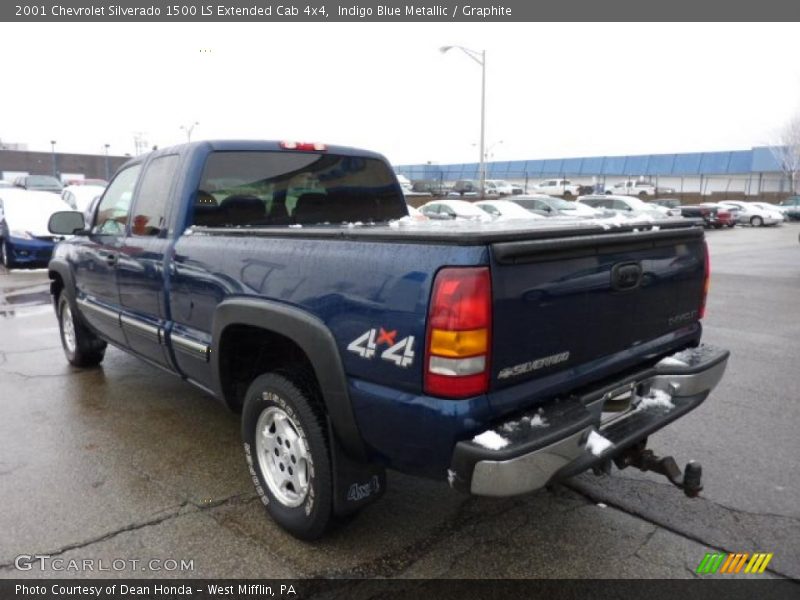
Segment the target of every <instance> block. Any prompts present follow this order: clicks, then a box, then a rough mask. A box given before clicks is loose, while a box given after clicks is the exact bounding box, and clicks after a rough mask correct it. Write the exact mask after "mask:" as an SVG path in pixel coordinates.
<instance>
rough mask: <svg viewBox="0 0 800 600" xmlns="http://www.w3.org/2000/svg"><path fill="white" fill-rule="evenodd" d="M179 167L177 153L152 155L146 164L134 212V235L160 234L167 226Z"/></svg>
mask: <svg viewBox="0 0 800 600" xmlns="http://www.w3.org/2000/svg"><path fill="white" fill-rule="evenodd" d="M177 168H178V156H177V155H176V154H171V155H168V156H161V157H159V158H156V159H153V160H152V161H151V162H150V164H149V165H148V166H147V170H146V171H145V172H144V176H143V177H142V184H141V185H140V186H139V193H138V194H137V196H136V203H135V204H134V205H133V211H132V213H131V214H132V215H133V218H132V219H131V233H132V234H133V235H141V236H157V235H159V234H160V233H162V232H165V231H166V230H167V212H168V203H169V195H170V190H171V189H172V183H173V181H174V180H175V172H176V170H177Z"/></svg>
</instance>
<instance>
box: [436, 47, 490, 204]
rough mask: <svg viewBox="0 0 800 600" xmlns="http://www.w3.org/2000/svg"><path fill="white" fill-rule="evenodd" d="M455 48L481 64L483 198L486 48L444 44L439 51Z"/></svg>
mask: <svg viewBox="0 0 800 600" xmlns="http://www.w3.org/2000/svg"><path fill="white" fill-rule="evenodd" d="M453 48H458V49H459V50H461V51H462V52H463V53H464V54H466V55H467V56H469V57H470V58H471V59H472V60H474V61H475V62H476V63H478V64H479V65H480V66H481V143H480V146H481V148H480V152H481V155H480V167H479V171H478V174H479V177H480V195H481V198H483V193H484V189H485V188H486V159H485V157H484V143H485V134H486V50H481V51H480V52H478V51H477V50H470V49H469V48H465V47H464V46H442V47H441V48H439V52H441V53H442V54H444V53H445V52H447V51H449V50H452V49H453Z"/></svg>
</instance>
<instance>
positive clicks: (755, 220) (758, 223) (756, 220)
mask: <svg viewBox="0 0 800 600" xmlns="http://www.w3.org/2000/svg"><path fill="white" fill-rule="evenodd" d="M750 225H752V226H753V227H762V226H763V225H764V219H762V218H761V217H758V216H756V217H751V218H750Z"/></svg>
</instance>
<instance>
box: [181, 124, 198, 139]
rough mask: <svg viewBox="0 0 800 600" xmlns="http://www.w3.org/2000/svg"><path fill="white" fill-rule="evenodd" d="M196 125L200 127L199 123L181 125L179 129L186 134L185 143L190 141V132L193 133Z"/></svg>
mask: <svg viewBox="0 0 800 600" xmlns="http://www.w3.org/2000/svg"><path fill="white" fill-rule="evenodd" d="M198 125H200V123H199V122H198V121H195V122H194V123H192V124H191V125H181V129H183V130H184V131H185V132H186V141H187V142H191V141H192V131H194V128H195V127H197V126H198Z"/></svg>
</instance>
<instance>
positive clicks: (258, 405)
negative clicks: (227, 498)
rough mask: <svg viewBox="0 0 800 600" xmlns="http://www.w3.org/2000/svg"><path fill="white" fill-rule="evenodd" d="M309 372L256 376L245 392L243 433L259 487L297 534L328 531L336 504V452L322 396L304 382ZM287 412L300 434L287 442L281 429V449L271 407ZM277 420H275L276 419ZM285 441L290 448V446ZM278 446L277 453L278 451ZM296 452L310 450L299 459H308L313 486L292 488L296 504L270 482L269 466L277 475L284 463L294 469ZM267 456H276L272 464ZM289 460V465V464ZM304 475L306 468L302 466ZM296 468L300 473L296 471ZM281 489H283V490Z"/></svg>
mask: <svg viewBox="0 0 800 600" xmlns="http://www.w3.org/2000/svg"><path fill="white" fill-rule="evenodd" d="M304 382H305V380H304V378H303V377H302V376H300V375H297V374H288V376H284V375H283V374H278V373H267V374H265V375H260V376H259V377H256V379H255V380H253V382H252V383H251V384H250V387H249V388H248V389H247V394H246V395H245V400H244V407H243V410H242V439H243V442H244V452H245V459H246V460H247V465H248V468H249V469H250V475H251V478H252V480H253V484H254V485H255V487H256V492H258V495H259V496H260V497H261V501H262V502H263V503H264V506H265V508H266V510H267V513H268V514H269V515H270V516H271V517H272V518H273V519H274V520H275V522H276V523H278V525H280V526H281V527H282V528H283V529H285V530H286V531H288V532H289V533H290V534H292V535H293V536H295V537H296V538H299V539H303V540H314V539H317V538H319V537H320V536H322V534H324V533H325V530H326V529H327V527H328V525H329V524H330V522H331V515H332V507H333V478H332V472H331V458H330V450H329V445H328V439H327V436H326V434H325V432H326V427H325V417H324V414H323V412H322V409H321V407H320V403H319V400H318V399H317V398H315V397H314V396H315V394H314V392H313V391H312V389H313V388H312V386H308V385H304ZM268 411H270V412H276V413H277V414H280V412H281V411H282V413H283V414H284V415H285V416H287V417H288V418H289V421H290V424H291V427H292V430H293V432H294V433H295V434H296V435H297V438H296V439H295V443H294V446H293V447H290V445H289V440H288V439H287V440H284V441H283V442H281V438H280V436H279V435H277V433H276V434H275V435H276V439H277V440H278V446H280V448H281V452H282V453H283V454H281V455H278V454H277V448H273V447H271V446H270V443H273V444H274V440H273V441H272V442H269V441H268V439H269V438H267V436H266V433H267V432H268V431H274V430H273V429H271V428H270V426H269V412H268ZM261 418H265V421H264V423H266V424H267V425H263V424H262V427H264V428H265V431H264V437H263V438H262V441H260V442H259V441H257V439H256V437H257V435H260V434H261V432H260V431H258V430H259V429H261V428H260V427H259V425H258V424H259V419H261ZM273 426H274V425H273ZM284 445H285V447H286V450H285V451H284ZM273 452H274V453H275V454H276V457H273ZM292 452H298V456H300V455H301V454H305V458H300V459H298V460H297V462H296V463H294V464H295V469H297V468H298V465H301V463H305V470H304V471H305V473H306V477H305V481H306V482H307V489H306V490H305V493H304V495H303V494H301V493H298V492H300V491H301V490H302V487H300V488H299V489H296V488H291V489H289V488H287V489H289V492H288V493H293V494H294V495H295V496H296V499H295V501H298V500H299V501H300V502H301V503H300V504H299V505H295V506H292V505H290V504H288V503H287V502H285V501H284V500H282V499H281V498H279V497H278V496H277V495H276V491H275V490H273V488H272V487H271V486H275V485H276V484H275V483H274V482H273V483H269V482H268V475H267V474H265V471H269V470H270V469H272V470H273V473H275V475H282V474H281V473H277V471H275V469H276V466H277V465H280V471H284V466H285V467H286V471H287V472H290V473H291V471H289V461H290V460H291V461H294V460H295V455H294V454H292ZM267 461H271V463H272V467H270V466H269V463H267ZM284 461H285V465H284ZM297 473H298V475H297V477H298V478H300V477H301V476H300V474H299V473H300V472H299V471H297ZM292 474H294V473H292ZM277 493H280V491H278V492H277Z"/></svg>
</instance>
